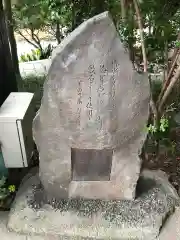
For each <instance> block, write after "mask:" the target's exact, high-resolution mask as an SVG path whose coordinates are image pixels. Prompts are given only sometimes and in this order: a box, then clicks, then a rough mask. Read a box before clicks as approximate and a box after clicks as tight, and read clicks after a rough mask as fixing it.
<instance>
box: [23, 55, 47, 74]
mask: <svg viewBox="0 0 180 240" xmlns="http://www.w3.org/2000/svg"><path fill="white" fill-rule="evenodd" d="M50 64H51V59H44V60H39V61H31V62H24V63H20V64H19V68H20V73H21V76H22V77H26V76H29V75H36V76H43V75H46V74H47V72H48V69H49V67H50Z"/></svg>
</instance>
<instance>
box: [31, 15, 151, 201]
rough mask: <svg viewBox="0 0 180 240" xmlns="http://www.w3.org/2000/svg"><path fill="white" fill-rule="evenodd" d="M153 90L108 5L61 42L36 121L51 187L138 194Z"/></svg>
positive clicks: (61, 191)
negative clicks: (131, 56)
mask: <svg viewBox="0 0 180 240" xmlns="http://www.w3.org/2000/svg"><path fill="white" fill-rule="evenodd" d="M149 96H150V91H149V83H148V77H147V75H146V74H140V73H137V72H136V71H134V70H133V68H132V63H131V62H130V60H129V55H128V53H127V52H125V49H124V48H123V44H122V43H121V42H120V39H119V35H118V33H117V31H116V29H115V26H114V24H113V21H112V19H111V17H110V16H109V14H108V13H107V12H105V13H102V14H100V15H98V16H95V17H93V18H92V19H89V20H88V21H86V22H84V23H82V24H81V25H80V26H79V27H78V28H77V29H75V30H74V31H73V32H72V33H71V34H70V35H69V36H68V37H67V38H66V39H65V40H64V41H62V43H61V44H60V45H59V46H58V47H57V49H56V50H55V51H54V53H53V57H52V64H51V67H50V69H49V73H48V77H47V81H46V82H45V84H44V93H43V99H42V104H41V107H40V110H39V112H38V114H37V116H36V118H35V119H34V127H33V132H34V139H35V142H36V144H37V147H38V150H39V153H40V178H41V181H42V183H43V185H44V188H45V190H46V192H47V193H48V194H49V195H50V196H52V197H56V198H62V199H63V198H68V197H70V198H76V197H83V198H90V199H111V200H112V199H133V198H134V197H135V189H136V183H137V180H138V178H139V173H140V167H141V160H140V159H139V157H138V154H139V153H140V151H141V147H142V144H143V141H144V140H145V138H146V133H145V132H144V131H143V130H144V127H145V125H146V122H147V119H148V114H149Z"/></svg>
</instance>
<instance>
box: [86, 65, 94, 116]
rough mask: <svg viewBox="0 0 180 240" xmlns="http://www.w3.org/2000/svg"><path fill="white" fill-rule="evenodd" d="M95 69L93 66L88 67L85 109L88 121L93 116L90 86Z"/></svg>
mask: <svg viewBox="0 0 180 240" xmlns="http://www.w3.org/2000/svg"><path fill="white" fill-rule="evenodd" d="M94 76H95V67H94V65H93V64H91V65H89V67H88V80H89V97H88V103H87V105H86V108H87V109H88V119H89V120H91V118H92V116H93V106H92V84H93V82H94Z"/></svg>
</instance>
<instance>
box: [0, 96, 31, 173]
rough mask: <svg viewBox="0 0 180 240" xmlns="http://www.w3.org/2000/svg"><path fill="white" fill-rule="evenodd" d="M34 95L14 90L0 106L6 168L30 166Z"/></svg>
mask: <svg viewBox="0 0 180 240" xmlns="http://www.w3.org/2000/svg"><path fill="white" fill-rule="evenodd" d="M33 95H34V94H33V93H27V92H12V93H10V95H9V96H8V97H7V99H6V100H5V102H4V103H3V105H2V106H1V107H0V145H1V151H2V155H3V159H4V163H5V166H6V168H23V167H28V164H29V161H30V159H31V156H32V152H33V147H34V143H33V137H32V121H33V118H34V116H35V109H34V107H33V103H32V99H33Z"/></svg>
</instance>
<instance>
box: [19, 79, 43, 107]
mask: <svg viewBox="0 0 180 240" xmlns="http://www.w3.org/2000/svg"><path fill="white" fill-rule="evenodd" d="M45 79H46V76H35V75H29V76H27V77H24V78H23V79H22V80H21V79H19V81H18V88H19V91H20V92H32V93H34V101H35V105H36V110H38V109H39V107H40V104H41V98H42V95H43V84H44V81H45Z"/></svg>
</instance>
